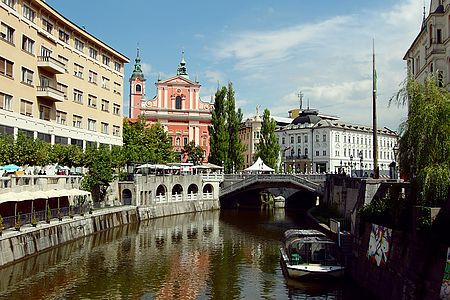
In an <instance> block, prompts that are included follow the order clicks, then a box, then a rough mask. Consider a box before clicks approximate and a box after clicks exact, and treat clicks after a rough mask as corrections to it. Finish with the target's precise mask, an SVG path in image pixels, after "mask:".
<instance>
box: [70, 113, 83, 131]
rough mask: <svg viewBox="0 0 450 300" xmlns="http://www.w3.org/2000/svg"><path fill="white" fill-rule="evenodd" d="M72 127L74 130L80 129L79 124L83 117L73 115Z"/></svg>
mask: <svg viewBox="0 0 450 300" xmlns="http://www.w3.org/2000/svg"><path fill="white" fill-rule="evenodd" d="M72 121H73V123H72V124H73V127H76V128H81V122H82V121H83V117H81V116H77V115H73V120H72Z"/></svg>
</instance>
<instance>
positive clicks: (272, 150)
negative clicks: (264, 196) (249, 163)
mask: <svg viewBox="0 0 450 300" xmlns="http://www.w3.org/2000/svg"><path fill="white" fill-rule="evenodd" d="M275 127H276V122H275V120H274V119H273V118H271V117H270V111H269V110H268V109H267V108H266V109H265V110H264V115H263V121H262V125H261V138H260V139H259V143H258V144H257V146H256V153H255V159H256V158H258V157H261V159H262V160H263V161H264V162H265V163H266V164H267V165H268V166H269V167H271V168H273V169H275V170H277V161H278V155H279V153H280V145H279V144H278V139H277V137H276V136H275Z"/></svg>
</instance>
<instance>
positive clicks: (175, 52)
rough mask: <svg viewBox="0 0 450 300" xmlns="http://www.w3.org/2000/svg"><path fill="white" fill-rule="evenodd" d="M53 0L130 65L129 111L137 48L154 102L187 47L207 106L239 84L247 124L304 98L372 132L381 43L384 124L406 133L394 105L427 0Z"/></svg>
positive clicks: (381, 118) (379, 107) (399, 109)
mask: <svg viewBox="0 0 450 300" xmlns="http://www.w3.org/2000/svg"><path fill="white" fill-rule="evenodd" d="M46 2H47V3H48V4H49V5H51V6H52V7H53V8H55V9H56V10H57V11H58V12H60V13H61V14H62V15H63V16H65V17H66V18H68V19H69V20H71V21H72V22H74V23H75V24H77V25H78V26H80V27H82V26H84V28H85V29H86V30H87V31H88V32H89V33H90V34H92V35H94V36H96V37H98V38H99V39H101V40H102V41H104V42H105V43H106V44H108V45H110V46H111V47H113V48H114V49H115V50H117V51H119V52H120V53H122V54H124V55H125V56H127V57H128V58H129V59H130V63H129V64H127V65H126V66H125V83H124V90H125V91H124V112H127V111H128V109H127V107H128V102H129V88H128V86H129V85H128V80H129V78H130V76H131V71H132V69H133V65H134V59H135V58H136V48H137V47H139V49H140V56H141V59H142V63H143V70H144V74H145V77H146V79H147V81H146V93H147V95H146V96H147V98H153V96H154V95H155V93H156V88H155V86H154V83H155V82H156V80H157V78H158V74H160V76H161V79H165V78H169V77H171V76H174V75H176V69H177V66H178V64H179V62H180V59H181V51H182V49H184V51H185V60H186V62H187V70H188V73H189V75H190V77H191V79H195V78H196V77H197V78H198V80H199V81H200V84H201V85H202V87H201V90H200V97H201V99H202V100H203V101H208V102H209V101H211V97H212V95H214V93H215V91H216V90H217V87H218V84H219V85H220V86H223V85H227V84H228V82H229V81H231V82H232V83H233V87H234V89H235V97H236V106H237V107H240V108H241V109H242V111H243V113H244V117H250V116H252V115H254V114H255V112H256V107H257V106H261V108H262V109H265V108H268V109H269V110H270V112H271V115H275V116H280V117H287V116H288V111H289V110H290V109H293V108H298V107H299V98H298V94H299V92H302V93H303V95H304V96H303V108H306V107H307V106H308V103H309V107H310V108H315V109H319V111H320V112H321V113H323V114H328V115H334V116H338V117H340V119H341V120H342V121H345V122H350V123H354V124H361V125H371V124H372V42H373V41H374V43H375V52H376V69H377V77H378V89H377V90H378V104H377V110H378V127H384V126H386V127H388V128H390V129H393V130H397V129H398V127H399V124H400V123H401V122H403V121H404V120H405V118H406V109H405V108H404V107H397V106H396V105H391V106H389V99H390V98H391V97H392V96H393V95H394V94H395V93H396V92H397V91H398V90H399V89H400V87H401V84H402V82H403V81H404V79H405V77H406V62H405V61H403V56H404V54H405V53H406V51H407V50H408V48H409V46H410V45H411V43H412V42H413V40H414V38H415V37H416V36H417V34H418V33H419V30H420V25H421V22H422V14H423V5H424V0H376V1H375V0H371V1H361V0H339V1H336V0H325V1H317V0H285V1H273V0H272V1H269V0H258V1H242V0H241V1H240V0H227V1H211V0H195V1H189V2H188V1H178V0H173V1H151V0H150V1H149V0H135V1H123V0H95V1H92V0H77V1H57V0H47V1H46ZM426 6H427V7H426V9H427V11H428V8H429V7H428V6H429V1H428V0H426ZM260 111H261V110H260Z"/></svg>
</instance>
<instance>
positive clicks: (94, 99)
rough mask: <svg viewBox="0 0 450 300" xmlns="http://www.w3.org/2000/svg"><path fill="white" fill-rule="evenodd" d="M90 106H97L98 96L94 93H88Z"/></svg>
mask: <svg viewBox="0 0 450 300" xmlns="http://www.w3.org/2000/svg"><path fill="white" fill-rule="evenodd" d="M88 106H89V107H93V108H96V107H97V97H95V96H94V95H90V94H89V95H88Z"/></svg>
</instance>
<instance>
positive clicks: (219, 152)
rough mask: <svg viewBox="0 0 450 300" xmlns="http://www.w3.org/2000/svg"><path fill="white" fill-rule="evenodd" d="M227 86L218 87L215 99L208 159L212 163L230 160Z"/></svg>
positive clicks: (223, 162) (219, 163) (221, 163)
mask: <svg viewBox="0 0 450 300" xmlns="http://www.w3.org/2000/svg"><path fill="white" fill-rule="evenodd" d="M226 95H227V88H226V87H222V88H221V89H218V90H217V92H216V95H215V99H214V110H213V111H212V116H211V125H210V126H209V137H210V153H209V158H208V161H209V162H210V163H213V164H216V165H220V166H223V165H224V164H225V163H226V162H227V161H228V137H229V135H228V131H227V126H226V107H225V100H226V99H225V97H226Z"/></svg>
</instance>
